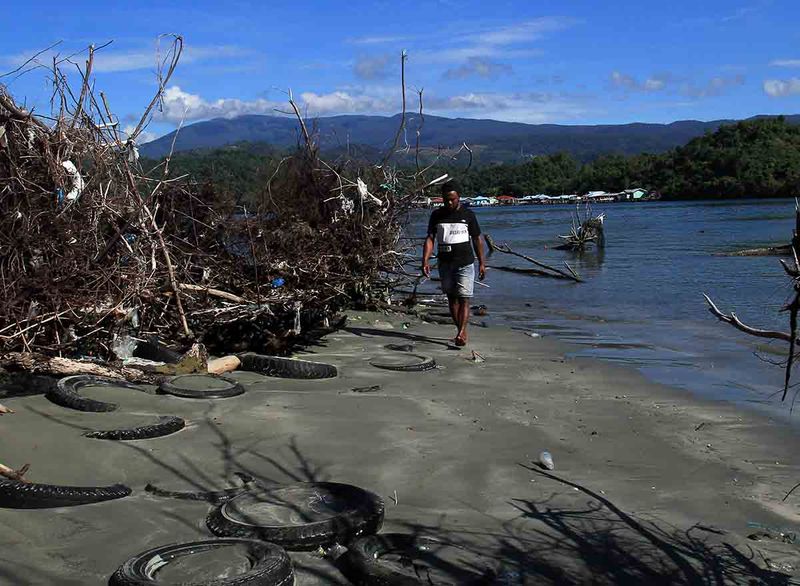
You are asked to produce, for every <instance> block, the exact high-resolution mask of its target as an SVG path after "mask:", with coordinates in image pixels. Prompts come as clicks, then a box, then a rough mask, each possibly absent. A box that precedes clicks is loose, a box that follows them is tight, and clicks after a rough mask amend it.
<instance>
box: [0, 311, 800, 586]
mask: <svg viewBox="0 0 800 586" xmlns="http://www.w3.org/2000/svg"><path fill="white" fill-rule="evenodd" d="M349 315H350V318H349V320H348V323H347V326H346V327H345V329H343V330H340V331H338V332H336V333H334V334H331V335H328V336H327V337H326V338H324V339H323V340H321V341H320V343H319V344H318V345H316V346H313V347H310V348H308V349H307V350H306V351H305V352H303V353H301V354H298V355H297V357H304V358H308V359H311V360H317V361H322V362H327V363H330V364H334V365H336V366H337V367H338V368H339V376H338V377H337V378H334V379H327V380H312V381H300V380H286V379H277V378H266V377H262V376H260V375H256V374H252V373H235V374H234V375H233V376H234V377H235V378H237V379H238V380H239V381H240V382H241V383H243V384H244V386H245V388H246V389H247V392H246V393H245V394H244V395H241V396H238V397H233V398H229V399H219V400H192V399H182V398H178V397H173V396H165V395H160V396H152V395H148V394H145V393H139V392H135V391H130V390H125V389H108V388H103V389H92V390H86V391H85V392H83V394H84V395H85V396H88V397H92V398H97V399H104V400H112V401H115V402H117V403H119V404H120V409H119V411H117V412H113V413H81V412H77V411H71V410H68V409H64V408H62V407H59V406H57V405H54V404H52V403H50V402H49V401H48V400H47V399H46V398H45V397H44V396H41V395H39V396H31V397H20V398H11V399H7V400H4V401H3V402H4V404H6V405H7V406H8V407H10V408H12V409H14V410H15V411H16V413H15V414H13V415H5V416H2V417H1V418H0V454H2V461H3V462H4V463H5V464H8V465H10V466H14V467H19V466H21V465H23V464H25V463H30V464H31V469H30V472H29V473H28V479H29V480H30V481H32V482H42V483H50V484H66V485H109V484H113V483H116V482H120V483H123V484H126V485H127V486H129V487H131V488H132V489H133V494H132V495H131V496H130V497H127V498H123V499H120V500H116V501H110V502H106V503H98V504H93V505H86V506H79V507H71V508H57V509H42V510H12V509H0V524H2V527H3V531H2V533H0V581H2V583H4V584H20V585H22V584H65V585H95V584H97V585H99V584H106V583H107V581H108V578H109V576H110V575H111V574H112V573H113V572H114V571H115V569H116V568H117V567H118V566H119V565H120V564H122V563H123V562H124V561H125V560H126V559H128V558H129V557H130V556H132V555H134V554H137V553H139V552H141V551H144V550H146V549H148V548H151V547H154V546H156V545H161V544H166V543H175V542H181V541H187V540H193V539H201V538H208V537H210V536H211V534H210V533H209V531H208V529H206V526H205V517H206V514H207V512H208V510H209V505H208V504H207V503H203V502H187V501H176V500H169V499H163V498H158V497H155V496H153V495H150V494H148V493H146V492H145V491H144V490H143V489H144V487H145V485H146V484H147V483H153V484H156V485H158V486H159V487H162V488H165V489H170V490H211V489H220V488H224V487H227V486H231V485H233V484H234V479H235V476H234V473H235V472H237V471H243V472H248V473H250V474H252V475H254V476H255V477H256V478H257V479H258V480H260V481H262V482H264V483H290V482H297V481H323V480H324V481H335V482H343V483H349V484H354V485H357V486H360V487H362V488H365V489H368V490H370V491H373V492H375V493H377V494H379V495H381V496H382V497H383V498H384V500H385V502H386V517H385V521H384V526H383V530H382V531H383V532H390V531H397V532H414V533H417V534H424V535H429V536H432V537H438V538H440V539H444V540H447V541H449V542H451V543H454V544H458V545H460V546H462V547H464V548H465V549H466V551H468V552H469V553H470V555H474V558H471V559H473V560H474V561H475V564H476V566H477V565H480V564H492V565H493V566H494V567H495V568H497V569H498V571H499V572H500V573H501V575H502V579H503V583H506V584H620V583H622V584H727V583H730V584H751V583H753V584H760V583H767V584H788V583H791V582H790V581H789V577H788V576H790V575H792V574H793V573H795V572H797V573H800V569H797V568H798V566H800V556H798V545H795V544H792V543H785V542H784V541H781V540H780V539H769V538H765V539H761V540H753V539H748V536H750V535H752V534H754V533H757V532H759V531H764V528H765V527H768V528H774V529H777V530H784V531H786V530H791V528H793V527H795V526H796V521H797V518H798V516H797V515H798V507H799V506H800V490H799V491H798V492H796V493H795V494H793V495H792V496H790V497H789V498H788V499H786V501H785V502H784V501H783V498H784V496H785V495H786V493H787V491H788V490H789V489H790V488H791V487H792V486H794V485H795V484H796V483H797V482H800V454H799V453H798V451H797V449H796V447H797V445H798V442H797V440H798V433H797V431H796V430H795V429H792V428H790V427H788V426H786V425H785V424H783V423H780V422H778V421H775V420H772V419H770V418H769V417H768V416H765V415H763V414H759V413H756V412H749V411H744V410H742V409H741V408H740V407H735V406H733V405H731V404H727V403H723V402H709V401H703V400H701V399H698V398H697V397H695V396H692V395H689V394H687V393H686V392H683V391H680V390H676V389H673V388H670V387H666V386H661V385H656V384H653V383H650V382H648V381H647V380H645V379H644V378H643V377H642V376H641V375H639V374H638V373H637V372H635V371H633V370H629V369H625V368H621V367H617V366H614V365H610V364H606V363H602V362H599V361H595V360H588V359H574V358H570V357H569V356H568V353H569V351H570V348H569V347H568V346H566V345H564V344H561V343H559V342H557V341H555V340H553V339H550V338H548V337H538V338H534V337H531V336H529V335H527V334H526V333H525V332H522V331H517V330H511V329H507V328H503V327H488V328H481V327H473V328H471V339H470V344H469V346H468V347H467V348H464V349H460V350H456V349H453V348H451V347H449V346H448V344H447V342H446V340H447V338H448V337H452V335H453V331H452V328H451V327H447V326H443V325H434V324H429V323H424V322H422V321H420V320H419V319H418V318H413V317H409V316H405V315H398V314H391V315H384V314H377V313H359V312H351V313H350V314H349ZM476 319H480V318H476ZM387 344H413V345H414V349H413V353H414V354H418V355H424V356H429V357H432V358H434V359H435V360H436V363H437V364H438V365H439V368H437V369H434V370H430V371H427V372H394V371H389V370H381V369H378V368H375V367H374V366H371V365H370V363H369V362H370V360H372V359H376V358H387V357H391V358H393V359H395V360H396V359H398V357H399V356H400V355H401V354H402V353H400V352H397V351H392V350H388V349H386V348H385V346H386V345H387ZM473 350H474V351H475V352H477V353H478V354H479V355H480V356H481V357H483V358H484V359H485V360H483V361H475V360H474V359H473V358H474V355H473V353H472V351H473ZM375 385H379V388H378V389H371V390H370V392H354V391H353V389H363V388H365V387H373V386H375ZM787 408H788V407H787ZM158 415H178V416H181V417H183V418H185V419H186V420H187V422H188V423H189V425H188V427H187V428H186V429H184V430H183V431H181V432H179V433H177V434H175V435H172V436H168V437H165V438H160V439H153V440H142V441H133V442H110V441H102V440H92V439H88V438H85V437H83V436H82V435H81V434H82V432H83V431H85V430H86V429H109V428H112V427H122V426H126V425H131V424H141V423H145V422H149V421H152V420H153V419H154V417H155V416H158ZM543 450H548V451H549V452H550V453H551V454H552V457H553V460H554V462H555V469H554V470H553V471H551V472H548V471H545V470H543V469H542V468H540V467H539V466H537V465H536V462H537V461H538V457H539V453H540V452H541V451H543ZM771 535H772V537H775V536H779V535H778V534H777V533H775V532H774V531H773V532H772V533H771ZM786 540H787V541H789V540H790V539H789V536H787V539H786ZM477 560H480V561H477ZM295 562H296V565H297V568H298V577H297V580H296V583H297V584H346V583H347V582H346V580H345V579H344V578H343V577H342V576H341V574H339V573H338V571H337V570H336V569H335V568H334V567H333V566H332V565H330V564H328V563H327V562H326V561H325V560H323V559H320V558H316V557H315V556H314V555H312V554H302V555H297V556H295Z"/></svg>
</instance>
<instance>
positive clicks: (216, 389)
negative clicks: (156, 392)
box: [160, 374, 244, 399]
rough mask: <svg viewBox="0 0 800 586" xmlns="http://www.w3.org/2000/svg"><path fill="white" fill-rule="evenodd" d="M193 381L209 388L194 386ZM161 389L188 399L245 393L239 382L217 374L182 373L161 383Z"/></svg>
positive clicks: (219, 397) (213, 397)
mask: <svg viewBox="0 0 800 586" xmlns="http://www.w3.org/2000/svg"><path fill="white" fill-rule="evenodd" d="M193 382H194V383H200V386H201V387H203V386H206V387H207V388H194V385H192V384H191V383H193ZM211 385H213V386H211ZM208 387H210V388H208ZM160 389H161V391H162V392H164V393H167V394H169V395H175V396H176V397H184V398H187V399H227V398H228V397H236V396H237V395H241V394H243V393H244V387H243V386H242V385H240V384H239V383H238V382H236V381H235V380H233V379H230V378H227V377H224V376H219V375H217V374H181V375H179V376H174V377H172V378H171V379H169V380H168V381H164V382H163V383H161V386H160Z"/></svg>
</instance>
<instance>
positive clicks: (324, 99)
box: [300, 91, 397, 116]
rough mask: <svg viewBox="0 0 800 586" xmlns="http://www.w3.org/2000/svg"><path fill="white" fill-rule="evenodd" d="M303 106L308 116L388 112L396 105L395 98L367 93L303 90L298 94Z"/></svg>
mask: <svg viewBox="0 0 800 586" xmlns="http://www.w3.org/2000/svg"><path fill="white" fill-rule="evenodd" d="M300 97H301V98H302V100H303V107H304V109H306V110H307V111H308V114H309V115H310V116H324V115H326V114H346V113H351V114H359V113H380V112H389V111H391V110H392V108H394V107H396V102H397V100H387V99H386V98H382V97H374V96H368V95H363V94H362V95H353V94H350V93H348V92H342V91H337V92H331V93H329V94H315V93H314V92H304V93H302V94H300Z"/></svg>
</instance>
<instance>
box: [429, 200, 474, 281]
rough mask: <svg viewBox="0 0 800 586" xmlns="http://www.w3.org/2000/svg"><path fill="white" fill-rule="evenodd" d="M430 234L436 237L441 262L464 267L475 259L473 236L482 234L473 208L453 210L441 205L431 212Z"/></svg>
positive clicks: (461, 207)
mask: <svg viewBox="0 0 800 586" xmlns="http://www.w3.org/2000/svg"><path fill="white" fill-rule="evenodd" d="M428 235H429V236H433V237H434V238H436V243H437V245H438V248H437V255H438V258H439V262H449V263H452V264H453V265H455V266H459V267H463V266H465V265H468V264H472V262H473V261H474V260H475V255H474V253H473V252H472V242H471V238H477V237H478V236H480V235H481V228H480V226H478V219H477V218H476V217H475V214H474V213H473V212H472V210H468V209H467V208H465V207H463V206H460V207H459V208H458V209H457V210H452V211H451V210H449V209H447V208H446V207H440V208H436V209H435V210H433V213H431V219H430V221H429V222H428Z"/></svg>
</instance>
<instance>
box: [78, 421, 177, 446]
mask: <svg viewBox="0 0 800 586" xmlns="http://www.w3.org/2000/svg"><path fill="white" fill-rule="evenodd" d="M184 427H186V421H184V420H183V419H181V418H180V417H174V416H167V417H159V419H158V422H157V423H154V424H151V425H142V426H139V427H130V428H126V429H108V430H97V431H87V432H86V433H84V434H83V435H84V436H86V437H90V438H92V439H104V440H117V441H131V440H141V439H153V438H157V437H164V436H165V435H170V434H173V433H177V432H179V431H180V430H182V429H183V428H184Z"/></svg>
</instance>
